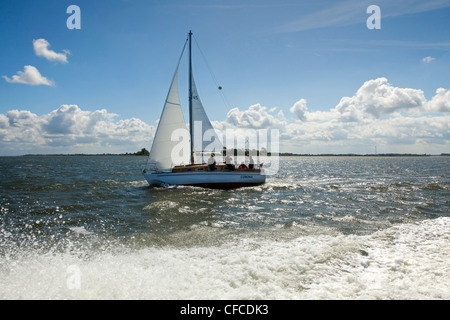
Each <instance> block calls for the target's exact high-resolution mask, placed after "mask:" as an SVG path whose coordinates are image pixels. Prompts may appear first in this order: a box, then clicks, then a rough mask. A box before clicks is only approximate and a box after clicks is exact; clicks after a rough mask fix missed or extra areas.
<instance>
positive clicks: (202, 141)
mask: <svg viewBox="0 0 450 320" xmlns="http://www.w3.org/2000/svg"><path fill="white" fill-rule="evenodd" d="M191 81H192V123H193V124H194V130H193V134H194V137H193V138H194V151H195V152H202V151H222V149H223V144H222V141H221V139H219V136H218V134H217V132H216V131H215V130H214V128H213V126H212V125H211V122H210V121H209V118H208V116H207V115H206V112H205V109H204V108H203V105H202V102H201V100H200V96H199V95H198V91H197V86H196V85H195V81H194V77H193V76H192V78H191Z"/></svg>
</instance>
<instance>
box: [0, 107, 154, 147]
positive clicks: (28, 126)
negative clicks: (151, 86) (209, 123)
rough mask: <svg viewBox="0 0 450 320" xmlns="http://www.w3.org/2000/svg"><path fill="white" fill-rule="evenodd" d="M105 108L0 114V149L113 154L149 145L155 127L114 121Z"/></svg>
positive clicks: (23, 111)
mask: <svg viewBox="0 0 450 320" xmlns="http://www.w3.org/2000/svg"><path fill="white" fill-rule="evenodd" d="M116 117H117V115H116V114H113V113H109V112H108V111H107V110H105V109H101V110H95V111H86V110H82V109H80V108H79V107H78V106H77V105H62V106H60V107H59V108H58V109H56V110H53V111H52V112H50V113H48V114H44V115H40V116H39V115H36V114H34V113H32V112H30V111H27V110H21V111H19V110H11V111H8V112H7V113H6V114H0V149H1V150H2V151H3V152H7V153H9V154H18V153H19V154H21V153H117V152H131V151H137V150H140V149H141V148H144V147H146V148H150V146H151V140H152V139H153V136H154V132H155V127H154V126H150V125H147V124H145V123H144V122H143V121H142V120H140V119H136V118H131V119H125V120H118V121H115V118H116Z"/></svg>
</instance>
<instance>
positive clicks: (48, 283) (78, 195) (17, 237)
mask: <svg viewBox="0 0 450 320" xmlns="http://www.w3.org/2000/svg"><path fill="white" fill-rule="evenodd" d="M146 161H147V159H146V158H145V157H138V156H113V155H97V156H86V155H84V156H83V155H71V156H69V155H59V156H56V155H55V156H51V155H46V156H20V157H0V210H1V211H0V299H2V300H10V299H14V300H16V299H39V300H40V299H62V300H78V299H93V300H103V299H105V300H110V299H120V300H122V299H124V300H125V299H146V300H372V299H377V300H378V299H380V300H416V299H420V300H422V299H426V300H448V299H450V157H446V156H401V157H400V156H398V157H394V156H386V157H384V156H373V157H372V156H354V157H352V156H301V157H280V159H279V171H278V172H277V173H276V174H275V175H273V176H269V177H268V178H267V182H266V183H265V184H264V185H261V186H257V187H249V188H240V189H235V190H211V189H203V188H196V187H166V188H151V187H149V186H148V184H147V182H146V181H145V180H144V178H143V176H142V173H141V170H142V168H143V167H144V165H145V163H146Z"/></svg>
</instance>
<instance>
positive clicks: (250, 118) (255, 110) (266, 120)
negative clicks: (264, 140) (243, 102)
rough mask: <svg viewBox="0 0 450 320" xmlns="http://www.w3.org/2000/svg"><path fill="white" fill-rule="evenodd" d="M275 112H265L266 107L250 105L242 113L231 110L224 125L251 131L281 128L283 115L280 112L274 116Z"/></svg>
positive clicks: (237, 110) (234, 109) (272, 110)
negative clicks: (251, 129) (250, 129)
mask: <svg viewBox="0 0 450 320" xmlns="http://www.w3.org/2000/svg"><path fill="white" fill-rule="evenodd" d="M275 111H276V108H273V109H271V110H267V107H264V106H261V105H260V104H254V105H251V106H250V107H249V108H248V109H247V110H244V111H241V110H239V109H238V108H233V109H231V110H230V111H229V112H228V114H227V117H226V119H225V124H226V125H232V126H235V127H239V128H253V129H265V128H271V127H279V126H282V125H283V124H284V121H283V119H284V114H283V113H282V112H281V113H280V112H278V113H277V114H274V112H275Z"/></svg>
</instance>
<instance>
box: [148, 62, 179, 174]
mask: <svg viewBox="0 0 450 320" xmlns="http://www.w3.org/2000/svg"><path fill="white" fill-rule="evenodd" d="M179 65H180V63H179V62H178V65H177V69H176V71H175V75H174V76H173V80H172V84H171V85H170V89H169V93H168V94H167V99H166V102H165V104H164V109H163V112H162V114H161V118H160V120H159V123H158V128H157V129H156V134H155V138H154V139H153V145H152V148H151V150H150V155H149V163H151V164H154V165H156V167H157V169H158V170H169V169H171V168H173V166H175V165H180V164H182V163H174V162H173V159H172V149H173V148H174V147H175V146H176V145H177V144H178V143H179V141H172V140H171V137H172V133H173V132H174V131H175V130H177V129H184V130H187V129H186V123H185V121H184V117H183V112H182V110H181V106H180V98H179V96H178V67H179Z"/></svg>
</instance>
